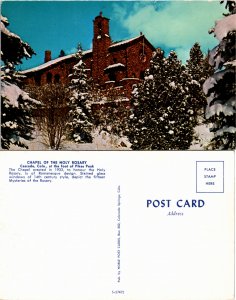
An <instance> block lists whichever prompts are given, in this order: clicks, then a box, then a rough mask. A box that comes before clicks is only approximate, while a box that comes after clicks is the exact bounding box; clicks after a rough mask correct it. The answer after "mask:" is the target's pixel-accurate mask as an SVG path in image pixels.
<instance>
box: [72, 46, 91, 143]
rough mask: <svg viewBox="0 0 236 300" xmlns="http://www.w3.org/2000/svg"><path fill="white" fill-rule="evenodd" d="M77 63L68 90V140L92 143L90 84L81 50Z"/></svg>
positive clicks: (78, 53)
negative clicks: (69, 93)
mask: <svg viewBox="0 0 236 300" xmlns="http://www.w3.org/2000/svg"><path fill="white" fill-rule="evenodd" d="M76 56H77V59H78V63H77V64H76V65H74V67H73V72H72V74H70V75H69V76H70V77H71V81H70V85H69V88H70V90H71V93H72V95H71V97H70V103H69V106H70V111H69V116H70V122H69V124H68V125H69V129H70V133H71V134H70V138H71V139H73V140H74V141H75V142H78V143H82V142H87V143H91V142H92V135H91V131H92V126H93V123H92V122H93V118H92V113H91V101H92V99H91V98H92V96H91V93H90V84H89V81H88V78H87V74H86V73H87V71H86V65H85V63H84V62H83V60H82V50H81V49H79V50H78V52H77V54H76Z"/></svg>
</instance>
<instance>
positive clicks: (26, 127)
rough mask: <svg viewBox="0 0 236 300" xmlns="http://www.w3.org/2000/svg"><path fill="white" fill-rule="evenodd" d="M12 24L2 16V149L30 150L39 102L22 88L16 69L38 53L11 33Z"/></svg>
mask: <svg viewBox="0 0 236 300" xmlns="http://www.w3.org/2000/svg"><path fill="white" fill-rule="evenodd" d="M8 25H9V22H8V20H7V18H5V17H3V16H1V60H2V62H3V65H2V66H1V147H2V148H3V149H9V148H10V145H11V144H15V145H17V146H20V147H26V148H27V146H26V145H25V144H24V139H25V140H30V139H31V134H32V130H33V122H32V109H33V108H34V107H35V105H37V104H39V102H37V101H35V100H33V99H31V98H30V97H29V95H28V94H27V93H25V92H24V91H22V90H21V89H20V88H19V87H18V85H19V82H20V77H21V76H19V74H18V73H17V72H16V70H15V66H16V65H18V64H21V63H22V59H23V58H30V57H31V56H32V55H33V54H34V51H33V50H32V48H31V47H30V46H29V45H28V44H27V43H25V42H23V41H22V40H21V38H20V37H19V36H18V35H16V34H14V33H12V32H10V31H9V30H8V29H7V26H8Z"/></svg>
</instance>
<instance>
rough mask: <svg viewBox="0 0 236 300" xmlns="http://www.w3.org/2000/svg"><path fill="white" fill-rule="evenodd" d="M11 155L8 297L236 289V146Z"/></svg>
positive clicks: (6, 212) (211, 295)
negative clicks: (233, 148)
mask: <svg viewBox="0 0 236 300" xmlns="http://www.w3.org/2000/svg"><path fill="white" fill-rule="evenodd" d="M67 153H68V152H64V151H62V152H56V153H55V152H37V151H36V152H30V153H29V152H27V151H25V152H24V151H23V152H22V151H21V152H18V151H13V152H12V151H8V152H5V153H4V155H1V156H0V157H1V158H0V159H1V173H0V175H1V199H0V220H1V222H0V243H1V248H0V266H1V267H0V282H1V288H0V298H1V299H11V300H14V299H20V300H21V299H22V300H27V299H30V300H31V299H40V300H46V299H55V300H59V299H68V298H70V299H85V300H86V299H118V298H119V299H135V300H138V299H147V300H149V299H150V300H152V299H163V300H165V299H166V300H167V299H176V300H177V299H196V300H201V299H202V300H203V299H204V300H209V299H212V300H216V299H222V300H223V299H233V297H234V152H232V151H227V152H221V151H214V152H213V151H210V152H205V151H197V152H193V151H192V152H184V151H183V152H182V151H176V152H157V151H153V152H131V151H124V152H116V151H110V152H106V151H105V152H103V151H99V152H90V151H82V152H71V153H70V155H69V156H68V154H67Z"/></svg>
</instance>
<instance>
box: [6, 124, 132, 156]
mask: <svg viewBox="0 0 236 300" xmlns="http://www.w3.org/2000/svg"><path fill="white" fill-rule="evenodd" d="M33 137H34V139H33V140H32V141H25V140H24V143H25V144H26V145H27V146H28V147H29V148H28V149H24V148H20V147H17V146H14V145H12V146H11V148H10V150H48V151H50V150H53V149H50V147H49V145H48V142H47V139H46V138H45V137H44V136H42V134H41V133H40V132H39V131H37V130H36V131H35V132H34V135H33ZM130 146H131V144H130V143H129V141H128V139H127V138H125V137H122V138H120V137H118V136H116V135H113V134H109V133H107V132H105V131H101V132H100V131H99V130H98V129H96V130H94V132H93V143H83V144H77V143H75V142H73V141H69V140H63V141H62V143H61V147H60V149H59V150H61V151H67V150H77V151H83V150H131V149H130Z"/></svg>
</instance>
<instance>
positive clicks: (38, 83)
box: [34, 74, 41, 85]
mask: <svg viewBox="0 0 236 300" xmlns="http://www.w3.org/2000/svg"><path fill="white" fill-rule="evenodd" d="M34 80H35V84H36V85H40V84H41V75H40V74H36V75H35V77H34Z"/></svg>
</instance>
